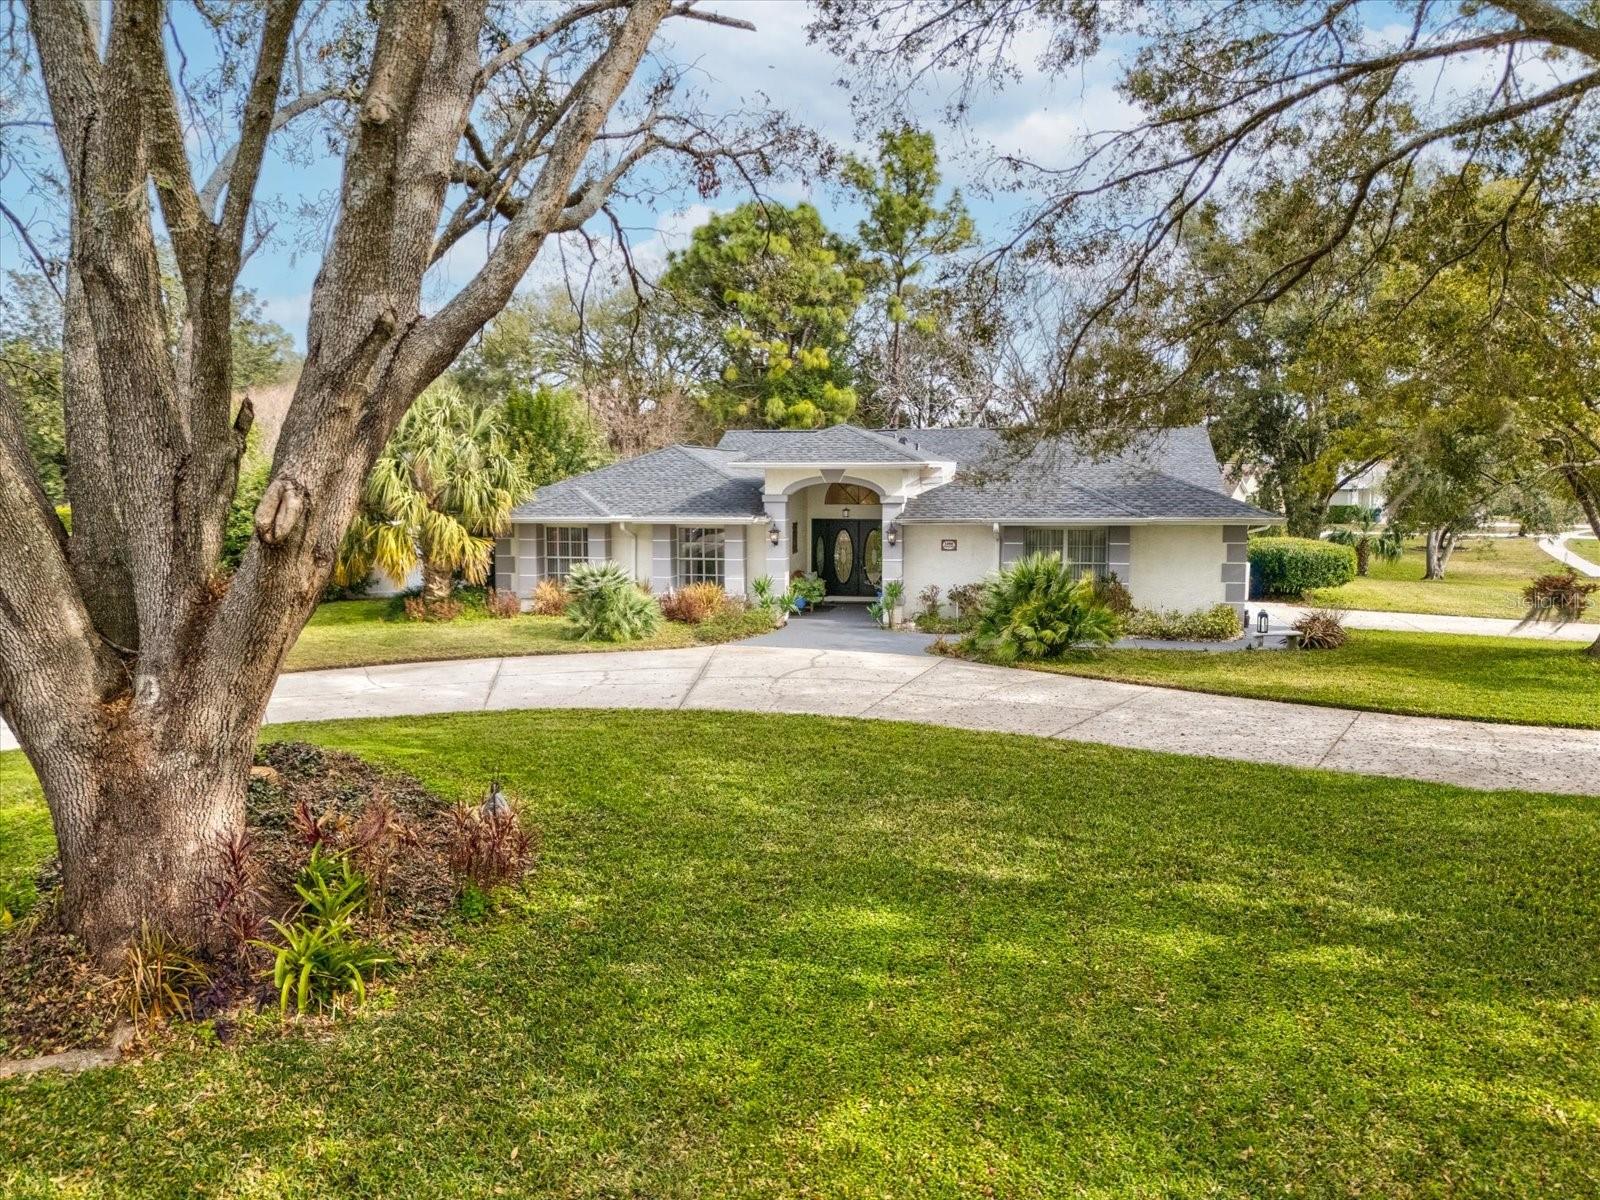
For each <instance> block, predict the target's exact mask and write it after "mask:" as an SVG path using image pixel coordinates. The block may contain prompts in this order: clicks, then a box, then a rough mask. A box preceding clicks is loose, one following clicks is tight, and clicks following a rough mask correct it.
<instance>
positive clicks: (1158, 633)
mask: <svg viewBox="0 0 1600 1200" xmlns="http://www.w3.org/2000/svg"><path fill="white" fill-rule="evenodd" d="M1242 628H1243V627H1242V626H1241V625H1240V623H1239V614H1238V612H1236V611H1235V610H1234V607H1233V605H1231V604H1214V605H1212V606H1211V607H1210V608H1197V609H1195V610H1194V611H1193V612H1182V611H1180V610H1179V609H1175V608H1141V609H1139V610H1138V611H1137V612H1135V613H1134V614H1133V615H1132V616H1131V617H1130V618H1129V619H1128V632H1129V634H1131V635H1132V636H1134V637H1141V638H1159V639H1161V640H1162V641H1168V642H1227V641H1232V640H1233V639H1234V638H1236V637H1238V636H1239V634H1240V632H1241V630H1242Z"/></svg>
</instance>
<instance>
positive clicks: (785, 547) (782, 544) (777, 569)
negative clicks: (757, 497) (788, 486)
mask: <svg viewBox="0 0 1600 1200" xmlns="http://www.w3.org/2000/svg"><path fill="white" fill-rule="evenodd" d="M761 505H762V507H763V508H765V509H766V510H767V522H768V526H769V528H770V526H771V525H773V524H776V525H777V527H778V544H777V545H776V546H774V545H773V544H772V540H771V535H770V534H769V533H768V532H767V530H765V529H764V530H762V531H761V532H762V537H763V539H765V540H766V543H767V570H766V573H767V574H768V575H770V576H772V590H773V592H774V593H779V592H782V591H783V590H784V589H785V588H787V587H788V586H789V555H790V554H791V553H793V551H794V547H792V546H790V545H789V497H787V496H785V495H782V494H781V493H778V492H766V493H764V494H763V495H762V497H761Z"/></svg>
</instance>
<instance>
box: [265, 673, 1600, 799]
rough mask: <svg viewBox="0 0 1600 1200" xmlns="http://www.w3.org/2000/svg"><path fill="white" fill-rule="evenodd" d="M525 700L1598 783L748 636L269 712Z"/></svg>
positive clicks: (1495, 732) (1476, 782)
mask: <svg viewBox="0 0 1600 1200" xmlns="http://www.w3.org/2000/svg"><path fill="white" fill-rule="evenodd" d="M513 708H655V709H730V710H737V711H741V712H763V713H802V714H816V715H825V716H839V717H867V718H873V719H882V720H892V721H919V722H924V723H927V724H932V725H951V726H957V727H960V728H964V729H982V730H991V731H996V732H1002V733H1027V734H1036V735H1040V736H1043V737H1053V738H1061V739H1064V740H1067V741H1079V742H1098V743H1101V744H1104V745H1110V746H1126V747H1133V748H1137V749H1143V750H1164V751H1169V752H1172V753H1176V754H1197V755H1209V756H1214V757H1218V758H1231V759H1240V760H1244V761H1248V762H1262V763H1279V764H1283V765H1286V766H1294V767H1323V768H1327V769H1330V770H1335V771H1350V772H1356V773H1359V774H1365V775H1380V776H1381V775H1387V776H1394V777H1397V778H1403V779H1422V780H1429V781H1432V782H1438V783H1455V784H1461V785H1464V786H1466V787H1474V788H1517V789H1526V790H1529V791H1541V792H1565V793H1575V794H1596V793H1600V730H1567V729H1546V728H1539V727H1533V726H1519V725H1496V724H1487V723H1483V722H1476V721H1453V720H1441V719H1436V718H1431V717H1400V716H1389V715H1386V714H1382V713H1367V712H1352V711H1350V710H1348V709H1338V708H1321V707H1316V706H1312V705H1306V704H1286V703H1279V702H1276V701H1271V700H1251V699H1244V698H1241V697H1235V696H1213V695H1207V694H1203V693H1199V692H1183V691H1175V690H1173V689H1170V688H1159V687H1148V686H1144V685H1140V684H1129V683H1114V682H1108V681H1105V680H1098V679H1082V678H1076V677H1073V676H1065V675H1051V674H1046V673H1044V672H1040V671H1023V670H1012V669H1007V668H1004V667H991V666H984V665H980V664H976V663H967V662H960V661H957V660H952V659H946V658H935V657H932V656H921V657H911V656H907V655H902V654H885V653H872V652H865V651H840V650H815V649H805V648H789V647H782V646H753V645H749V644H742V645H741V644H735V645H728V646H716V647H698V648H694V649H687V650H635V651H607V652H600V653H595V654H567V655H556V656H540V657H530V658H491V659H472V660H467V661H456V662H439V663H412V664H404V665H399V666H385V667H365V668H352V669H348V670H337V671H303V672H297V673H295V674H291V675H285V676H283V677H282V678H281V679H280V680H279V681H278V686H277V689H276V691H274V693H273V698H272V703H271V705H270V706H269V708H268V709H267V720H268V721H269V722H283V721H321V720H331V719H334V718H339V717H394V716H407V715H422V714H427V713H443V712H478V711H492V710H496V709H513Z"/></svg>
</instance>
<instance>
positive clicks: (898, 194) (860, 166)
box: [842, 125, 998, 426]
mask: <svg viewBox="0 0 1600 1200" xmlns="http://www.w3.org/2000/svg"><path fill="white" fill-rule="evenodd" d="M842 174H843V179H844V182H845V185H846V186H847V188H848V189H849V190H850V191H851V192H852V193H853V194H854V195H855V196H856V197H857V198H858V199H859V200H860V201H861V203H862V204H864V205H865V206H866V210H867V215H866V217H865V218H864V219H863V220H862V221H861V222H860V224H859V225H857V226H856V231H857V237H858V239H859V242H860V245H861V249H862V262H863V264H864V266H865V268H866V279H867V300H866V304H865V305H864V312H865V313H866V314H867V317H866V321H865V325H866V330H865V336H864V337H862V338H861V339H860V341H861V342H862V343H863V344H861V345H860V346H859V347H858V358H859V362H860V386H859V389H858V390H859V391H860V394H861V395H860V406H861V410H862V416H863V419H864V420H865V421H867V422H869V423H871V424H879V425H890V426H899V425H913V426H917V425H938V424H944V423H949V422H950V421H951V420H953V419H959V418H962V417H967V418H968V419H970V417H971V415H972V414H973V413H974V412H975V410H976V411H981V409H982V407H983V404H984V401H985V400H986V399H987V396H986V393H987V392H988V390H989V389H988V387H987V386H986V385H987V384H988V383H989V381H990V378H991V376H990V374H989V371H988V370H986V369H985V368H986V367H987V366H988V363H987V361H986V359H985V356H984V351H985V350H986V349H988V348H989V347H991V346H992V344H993V342H994V339H995V335H996V329H997V324H998V322H997V319H996V315H995V309H996V307H997V306H996V305H995V303H994V299H995V298H994V296H993V294H992V293H991V291H990V289H988V288H985V287H983V286H981V282H980V281H979V280H976V279H974V278H973V277H972V270H973V267H972V264H970V263H966V262H963V261H960V259H959V258H958V256H960V255H962V253H963V252H964V251H968V250H971V249H972V248H973V247H974V246H975V245H976V244H977V240H978V237H977V231H976V229H975V227H974V225H973V222H972V218H971V217H970V216H969V215H968V214H967V210H966V205H965V204H964V203H963V202H962V199H961V193H960V192H959V191H957V192H952V193H951V194H950V196H949V197H948V198H947V199H946V201H945V203H944V204H943V205H942V206H941V205H940V204H939V203H938V192H939V157H938V153H937V151H936V149H935V147H934V139H933V135H932V134H930V133H926V132H924V131H922V130H918V129H914V128H912V127H911V126H909V125H901V126H899V127H898V128H895V129H886V130H884V131H883V132H882V133H880V134H879V135H878V156H877V161H876V163H869V162H866V161H864V160H862V159H859V158H854V157H852V158H848V159H846V160H845V164H844V168H843V172H842Z"/></svg>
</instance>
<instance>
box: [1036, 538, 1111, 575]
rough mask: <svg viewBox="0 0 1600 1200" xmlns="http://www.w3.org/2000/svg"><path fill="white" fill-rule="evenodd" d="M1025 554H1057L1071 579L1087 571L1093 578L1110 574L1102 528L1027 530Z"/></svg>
mask: <svg viewBox="0 0 1600 1200" xmlns="http://www.w3.org/2000/svg"><path fill="white" fill-rule="evenodd" d="M1022 549H1023V553H1025V554H1057V555H1060V556H1061V561H1062V562H1064V563H1066V565H1067V568H1068V570H1070V571H1071V572H1072V574H1073V575H1074V576H1079V575H1082V574H1084V573H1085V572H1088V573H1090V574H1092V575H1093V576H1094V577H1095V578H1096V579H1104V578H1106V577H1107V576H1108V575H1109V574H1110V573H1111V566H1110V562H1109V559H1108V556H1107V549H1106V531H1105V530H1104V529H1026V530H1024V531H1023V535H1022Z"/></svg>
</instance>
